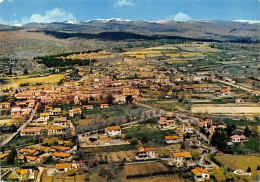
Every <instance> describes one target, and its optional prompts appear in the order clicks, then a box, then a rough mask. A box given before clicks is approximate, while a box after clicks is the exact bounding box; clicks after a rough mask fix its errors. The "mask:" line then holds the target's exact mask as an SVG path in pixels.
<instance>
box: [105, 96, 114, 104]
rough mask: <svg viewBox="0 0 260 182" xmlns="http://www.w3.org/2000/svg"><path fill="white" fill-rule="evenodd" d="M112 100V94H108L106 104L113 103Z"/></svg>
mask: <svg viewBox="0 0 260 182" xmlns="http://www.w3.org/2000/svg"><path fill="white" fill-rule="evenodd" d="M114 100H115V99H114V97H113V96H112V95H109V96H108V98H107V101H108V104H109V105H112V104H114V103H113V101H114Z"/></svg>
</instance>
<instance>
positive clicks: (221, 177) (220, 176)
mask: <svg viewBox="0 0 260 182" xmlns="http://www.w3.org/2000/svg"><path fill="white" fill-rule="evenodd" d="M211 174H212V175H213V176H214V178H215V180H217V181H226V179H227V178H226V176H225V174H224V170H223V169H222V168H216V167H213V169H212V172H211Z"/></svg>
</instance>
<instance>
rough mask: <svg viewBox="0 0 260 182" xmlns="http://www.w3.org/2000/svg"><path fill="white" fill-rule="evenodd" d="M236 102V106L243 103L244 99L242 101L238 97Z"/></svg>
mask: <svg viewBox="0 0 260 182" xmlns="http://www.w3.org/2000/svg"><path fill="white" fill-rule="evenodd" d="M235 102H236V104H239V103H243V102H244V99H242V98H241V97H238V98H236V99H235Z"/></svg>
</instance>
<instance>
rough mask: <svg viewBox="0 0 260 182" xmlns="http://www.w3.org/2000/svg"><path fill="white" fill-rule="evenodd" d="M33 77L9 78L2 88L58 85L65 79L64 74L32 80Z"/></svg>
mask: <svg viewBox="0 0 260 182" xmlns="http://www.w3.org/2000/svg"><path fill="white" fill-rule="evenodd" d="M31 76H32V75H30V76H19V77H17V78H11V79H9V78H7V79H6V81H7V83H6V84H3V85H2V86H3V87H4V88H10V87H13V88H18V87H19V86H20V84H25V83H30V84H35V83H43V84H52V83H58V82H59V81H60V80H61V79H63V78H64V77H65V75H64V74H57V75H49V76H43V77H33V78H31Z"/></svg>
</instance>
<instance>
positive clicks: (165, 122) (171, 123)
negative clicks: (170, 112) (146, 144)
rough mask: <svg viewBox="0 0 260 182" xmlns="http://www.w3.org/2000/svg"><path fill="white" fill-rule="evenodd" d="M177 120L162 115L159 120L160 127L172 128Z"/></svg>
mask: <svg viewBox="0 0 260 182" xmlns="http://www.w3.org/2000/svg"><path fill="white" fill-rule="evenodd" d="M175 123H176V121H175V120H172V119H167V118H166V117H160V119H159V121H158V122H157V126H158V128H160V129H162V128H170V127H174V126H175Z"/></svg>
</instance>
